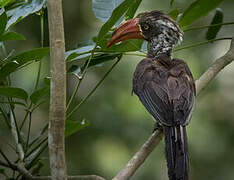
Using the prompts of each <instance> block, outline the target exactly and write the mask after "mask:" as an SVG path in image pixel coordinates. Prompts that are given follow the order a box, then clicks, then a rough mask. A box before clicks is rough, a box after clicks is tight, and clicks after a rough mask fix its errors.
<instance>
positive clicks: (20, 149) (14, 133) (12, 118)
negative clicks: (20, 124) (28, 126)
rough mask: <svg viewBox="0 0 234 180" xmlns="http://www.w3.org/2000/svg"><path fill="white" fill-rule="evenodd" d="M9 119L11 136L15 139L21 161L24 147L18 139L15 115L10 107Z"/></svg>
mask: <svg viewBox="0 0 234 180" xmlns="http://www.w3.org/2000/svg"><path fill="white" fill-rule="evenodd" d="M10 121H11V133H12V136H13V138H14V140H15V144H16V147H17V151H18V153H19V159H20V160H21V161H23V159H24V149H23V146H22V144H21V142H20V139H19V138H20V137H19V136H20V134H19V132H18V131H17V125H16V120H15V116H14V114H13V110H12V108H11V109H10Z"/></svg>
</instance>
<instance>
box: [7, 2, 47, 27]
mask: <svg viewBox="0 0 234 180" xmlns="http://www.w3.org/2000/svg"><path fill="white" fill-rule="evenodd" d="M45 2H46V1H45V0H31V1H28V2H26V3H25V4H23V5H21V6H19V7H17V8H14V9H12V10H9V11H8V12H7V16H8V17H10V19H9V21H8V23H7V25H6V28H7V29H8V28H9V27H10V26H12V25H14V24H16V23H17V22H19V21H20V20H22V19H23V18H25V17H27V16H28V15H30V14H33V13H36V12H38V11H40V10H41V9H42V8H43V5H44V4H45Z"/></svg>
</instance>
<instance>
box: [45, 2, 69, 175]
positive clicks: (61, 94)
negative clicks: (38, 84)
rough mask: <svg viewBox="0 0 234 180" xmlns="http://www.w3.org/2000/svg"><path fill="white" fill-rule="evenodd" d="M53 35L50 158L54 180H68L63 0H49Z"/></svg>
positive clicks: (51, 35)
mask: <svg viewBox="0 0 234 180" xmlns="http://www.w3.org/2000/svg"><path fill="white" fill-rule="evenodd" d="M47 8H48V21H49V35H50V60H51V65H50V72H51V89H50V94H51V96H50V113H49V120H50V121H49V132H48V143H49V154H50V171H51V177H52V179H56V180H66V179H67V170H66V160H65V137H64V136H65V135H64V134H65V133H64V132H65V120H66V62H65V40H64V26H63V11H62V0H47Z"/></svg>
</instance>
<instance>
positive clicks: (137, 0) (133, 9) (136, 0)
mask: <svg viewBox="0 0 234 180" xmlns="http://www.w3.org/2000/svg"><path fill="white" fill-rule="evenodd" d="M141 2H142V0H134V2H132V3H133V5H132V6H131V7H130V8H129V9H128V11H127V13H126V15H125V19H126V20H128V19H132V18H133V17H134V15H135V13H136V11H137V8H138V7H139V6H140V4H141Z"/></svg>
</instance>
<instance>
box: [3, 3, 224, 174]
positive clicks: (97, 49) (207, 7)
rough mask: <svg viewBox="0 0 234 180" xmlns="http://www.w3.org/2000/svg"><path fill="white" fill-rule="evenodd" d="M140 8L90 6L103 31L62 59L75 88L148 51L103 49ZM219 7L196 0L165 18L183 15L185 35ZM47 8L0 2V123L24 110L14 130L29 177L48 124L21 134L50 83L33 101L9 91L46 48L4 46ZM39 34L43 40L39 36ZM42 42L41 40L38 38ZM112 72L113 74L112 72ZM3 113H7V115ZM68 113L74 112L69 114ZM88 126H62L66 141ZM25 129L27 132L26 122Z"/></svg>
mask: <svg viewBox="0 0 234 180" xmlns="http://www.w3.org/2000/svg"><path fill="white" fill-rule="evenodd" d="M64 2H65V1H64ZM141 2H142V0H92V10H93V12H94V15H95V16H96V17H97V18H98V19H100V20H101V21H103V22H105V23H104V24H103V25H102V27H101V29H100V31H98V32H97V34H98V35H97V36H96V37H93V38H92V39H93V42H92V43H91V44H88V45H87V44H85V45H84V44H83V45H82V46H79V47H78V48H76V49H73V50H68V51H67V52H66V54H65V58H66V62H67V65H68V67H69V68H68V71H67V72H68V73H72V74H74V75H76V76H77V77H79V83H81V81H82V80H83V79H84V78H83V76H80V75H83V74H84V72H85V71H86V70H87V68H91V67H93V68H94V67H99V66H100V65H102V64H103V63H105V62H108V61H111V60H114V59H116V58H118V60H119V59H120V58H121V57H122V55H124V54H125V53H127V52H133V51H145V50H146V46H147V44H146V43H143V40H128V41H125V42H122V43H119V44H116V45H113V46H111V47H110V48H108V49H107V48H106V45H107V42H108V40H109V38H110V37H111V34H112V32H113V31H114V28H115V26H116V25H117V24H119V23H120V22H121V21H122V20H123V19H125V20H128V19H131V18H133V17H134V16H135V13H136V11H137V9H138V7H139V6H140V4H141ZM168 2H170V4H171V5H173V3H174V0H168ZM221 2H222V0H195V1H194V2H193V3H192V4H190V6H189V7H188V8H187V9H185V11H182V10H181V9H180V10H178V7H175V8H173V10H172V11H170V13H169V15H170V16H171V17H172V18H173V19H175V20H176V19H177V18H178V15H179V13H182V17H181V19H180V26H181V27H182V28H183V29H186V28H187V26H189V25H190V24H192V23H193V22H195V21H196V20H198V19H199V18H201V17H203V16H205V15H206V14H208V13H209V12H210V11H212V10H213V9H215V8H216V7H217V6H218V5H219V4H220V3H221ZM168 5H169V3H168ZM45 6H46V3H45V0H30V1H24V0H1V1H0V8H1V9H0V47H1V48H2V49H0V51H1V50H2V51H3V55H2V53H1V54H0V55H1V56H0V58H3V59H0V80H1V81H0V83H1V86H0V95H1V97H0V98H1V101H0V110H1V114H0V115H2V116H3V118H5V120H6V123H8V122H10V120H9V112H14V111H15V110H14V106H17V105H22V106H20V107H21V108H22V107H23V108H22V109H23V110H24V111H25V116H24V119H23V122H22V124H20V126H19V125H18V127H20V128H19V132H16V133H18V136H19V139H21V140H22V144H23V147H24V150H25V152H26V157H25V159H24V163H25V164H26V168H27V169H29V170H30V171H31V170H32V172H33V169H32V167H33V166H34V165H35V166H36V165H38V166H40V163H39V156H40V154H41V153H42V152H43V151H44V149H46V147H47V144H46V143H47V139H46V133H45V132H46V130H47V128H48V124H47V122H46V123H45V125H44V127H43V129H42V130H41V131H39V133H37V135H36V136H35V137H33V138H31V137H30V135H31V134H30V128H29V130H28V132H27V133H28V137H26V136H27V135H24V134H23V132H22V131H21V129H22V128H23V126H24V124H25V123H27V120H28V119H31V117H32V113H33V112H34V110H35V109H36V108H38V106H39V105H40V104H41V103H42V102H44V101H45V99H46V98H47V96H48V95H49V90H50V78H45V79H44V81H45V83H44V84H43V85H44V86H42V87H41V88H37V87H36V88H34V89H33V91H32V92H31V93H30V94H31V95H30V94H28V93H27V92H26V91H25V90H24V89H22V88H19V87H13V86H12V85H11V82H10V80H11V77H12V76H14V72H15V71H17V70H18V69H20V68H22V67H25V66H27V65H28V64H31V63H34V62H36V61H41V60H42V59H43V58H44V57H45V56H47V55H49V48H47V47H41V48H36V49H32V50H29V51H26V52H23V53H20V54H18V55H14V51H13V50H11V51H10V53H9V54H8V53H7V51H6V52H4V48H5V47H4V44H5V41H7V40H25V38H24V36H23V35H22V34H19V33H17V32H14V31H11V27H12V26H14V25H15V24H17V23H19V22H20V21H21V20H22V19H24V18H26V17H28V16H30V15H33V14H37V15H40V16H42V14H43V12H42V11H44V9H45V8H44V7H45ZM41 19H43V18H41ZM222 22H223V13H222V12H221V11H220V10H217V11H216V13H215V16H214V18H213V20H212V22H211V25H215V24H220V23H222ZM221 26H222V25H219V26H212V27H210V28H209V29H208V32H207V35H206V38H207V39H208V40H212V39H214V38H215V37H216V36H217V33H218V32H219V30H220V28H221ZM42 27H43V25H42ZM42 32H43V31H42ZM42 32H41V34H43V33H42ZM41 39H43V38H42V37H41ZM42 41H43V40H42ZM212 41H213V40H212ZM129 54H130V53H129ZM116 64H117V62H116V63H114V65H116ZM111 68H114V66H112V67H111ZM110 70H111V69H109V70H108V71H107V72H108V73H109V72H110ZM39 72H40V71H39ZM108 73H107V74H105V75H104V77H103V78H102V79H101V80H100V81H99V82H98V83H97V85H96V86H95V87H94V88H93V89H91V90H90V92H88V91H89V89H88V90H87V92H88V95H87V96H86V97H85V98H84V99H82V100H81V102H79V103H80V104H83V103H84V102H85V101H86V100H87V99H88V97H90V96H91V95H92V93H94V92H95V90H96V88H97V87H98V86H99V85H100V84H101V83H102V81H103V80H104V78H105V77H106V76H107V75H108ZM38 81H40V73H38ZM79 83H77V84H78V86H77V88H76V89H77V91H78V89H79ZM75 91H76V90H75ZM75 91H74V96H73V97H71V101H72V98H74V97H76V92H77V91H76V92H75ZM71 101H70V102H71ZM9 104H10V106H9ZM80 104H78V105H80ZM2 107H4V108H2ZM6 107H7V108H6ZM2 109H3V110H2ZM5 109H7V110H6V112H5ZM68 109H69V108H68ZM77 109H78V108H77ZM69 110H70V109H69ZM68 112H69V111H68ZM71 112H73V111H72V110H71ZM18 122H21V121H18V117H16V123H18ZM89 125H90V123H89V121H87V120H85V119H84V120H82V121H72V120H70V119H68V120H67V121H66V131H65V135H66V136H67V137H68V136H70V135H72V134H74V133H76V132H79V131H80V130H82V129H84V128H86V127H88V126H89ZM8 126H9V127H10V128H11V125H10V124H8ZM29 127H31V124H30V122H29ZM29 137H30V138H29ZM1 173H2V174H3V173H5V172H4V169H1V168H0V174H1ZM19 178H20V177H19Z"/></svg>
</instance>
